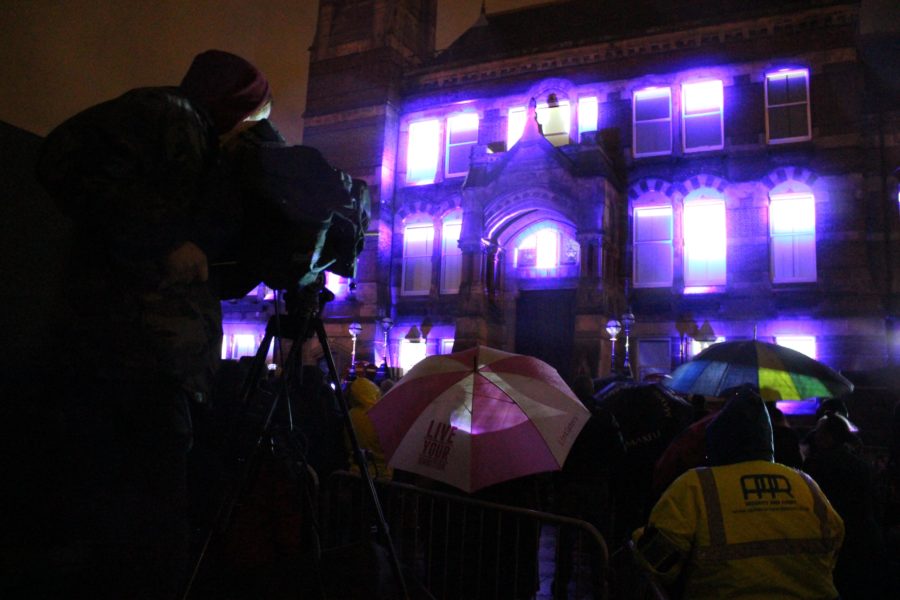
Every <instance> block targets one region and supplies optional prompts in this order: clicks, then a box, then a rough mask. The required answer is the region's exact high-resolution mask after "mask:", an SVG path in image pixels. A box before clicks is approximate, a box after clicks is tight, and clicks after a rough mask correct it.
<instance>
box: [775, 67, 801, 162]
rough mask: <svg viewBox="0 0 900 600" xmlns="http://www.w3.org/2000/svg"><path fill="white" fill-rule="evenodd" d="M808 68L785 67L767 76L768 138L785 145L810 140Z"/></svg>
mask: <svg viewBox="0 0 900 600" xmlns="http://www.w3.org/2000/svg"><path fill="white" fill-rule="evenodd" d="M810 137H811V136H810V116H809V71H807V70H806V69H793V70H791V69H782V70H780V71H776V72H774V73H768V74H767V75H766V140H767V141H768V143H770V144H784V143H788V142H799V141H804V140H808V139H810Z"/></svg>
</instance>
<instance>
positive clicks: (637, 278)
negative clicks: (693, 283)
mask: <svg viewBox="0 0 900 600" xmlns="http://www.w3.org/2000/svg"><path fill="white" fill-rule="evenodd" d="M672 257H673V252H672V207H671V206H646V207H641V208H635V209H634V285H635V287H666V286H671V285H672Z"/></svg>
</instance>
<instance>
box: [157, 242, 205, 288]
mask: <svg viewBox="0 0 900 600" xmlns="http://www.w3.org/2000/svg"><path fill="white" fill-rule="evenodd" d="M208 279H209V265H208V264H207V262H206V253H205V252H203V250H201V249H200V247H199V246H197V244H195V243H194V242H184V243H183V244H181V245H180V246H178V247H177V248H175V249H174V250H172V251H171V252H170V253H169V255H168V256H166V260H165V278H164V279H163V282H162V285H163V287H165V286H168V285H172V284H175V283H193V282H194V281H207V280H208Z"/></svg>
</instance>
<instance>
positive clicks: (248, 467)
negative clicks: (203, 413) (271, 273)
mask: <svg viewBox="0 0 900 600" xmlns="http://www.w3.org/2000/svg"><path fill="white" fill-rule="evenodd" d="M333 298H334V295H333V294H332V293H331V292H330V291H329V290H328V289H327V288H325V287H323V284H322V278H321V277H320V278H319V280H318V281H317V282H316V283H315V284H312V285H309V286H306V287H303V288H299V289H297V290H295V291H292V292H288V293H287V296H286V302H285V304H286V306H287V314H280V313H279V312H278V310H277V302H276V313H275V314H274V315H273V316H272V317H270V318H269V321H268V324H267V325H266V332H265V335H264V336H263V339H262V341H261V342H260V344H259V348H258V349H257V351H256V354H255V355H254V357H253V360H252V363H251V366H250V370H249V372H248V373H247V376H246V377H245V378H244V381H243V383H242V385H241V388H240V395H239V399H240V406H241V412H242V417H241V418H239V419H238V423H239V422H240V421H242V420H243V415H246V413H247V411H248V407H249V405H250V401H251V399H252V397H253V394H254V392H255V391H256V390H257V388H258V386H259V384H260V382H261V381H262V379H263V376H264V374H265V373H266V372H267V366H266V357H267V355H268V353H269V349H270V348H271V346H272V342H273V341H274V340H275V339H276V338H278V339H289V340H291V341H292V342H293V343H292V344H291V348H290V351H289V353H288V357H287V359H286V360H284V361H283V370H282V385H279V386H278V389H277V392H276V393H275V394H274V395H273V397H272V399H271V401H270V403H269V405H268V407H267V408H266V410H265V417H264V419H263V422H262V425H261V426H260V428H259V433H258V435H257V436H256V441H255V443H254V444H253V447H252V449H251V450H250V453H249V456H247V457H246V458H245V459H244V460H242V464H241V469H240V471H239V474H238V476H237V477H236V478H234V479H235V480H234V481H233V482H232V483H230V484H229V485H228V486H227V487H226V489H225V491H224V493H223V495H222V496H223V497H222V500H221V503H220V504H219V507H218V510H217V512H216V514H215V517H214V519H213V522H212V524H211V525H210V527H209V530H208V532H207V535H206V537H205V538H204V541H203V544H202V547H201V550H200V552H199V555H198V557H197V559H196V562H195V563H194V566H193V569H192V571H191V573H190V577H189V580H188V582H187V584H186V585H185V588H184V593H183V594H182V600H188V599H189V598H190V597H191V593H192V590H193V587H194V584H195V582H196V580H197V576H198V575H199V573H200V572H201V569H202V567H203V564H204V562H205V560H206V558H207V556H208V552H209V550H210V548H211V546H212V544H213V543H214V542H215V540H216V539H217V538H220V537H222V536H223V535H224V534H225V533H226V532H227V530H228V527H229V526H230V523H231V520H232V515H233V512H234V509H235V507H236V506H237V504H238V502H239V501H240V499H241V497H242V496H243V495H244V494H245V493H246V492H247V490H248V488H249V487H250V486H251V484H252V479H253V472H254V470H255V468H256V466H257V465H258V462H259V460H260V458H261V455H262V450H263V449H264V448H265V446H266V444H267V443H270V444H274V443H275V442H274V424H275V421H276V418H275V417H276V413H277V412H278V410H279V407H280V406H282V403H284V406H285V407H286V409H287V412H288V415H289V421H290V423H289V426H290V427H291V428H293V420H292V417H291V416H290V413H291V407H290V399H289V397H288V390H289V389H290V387H291V380H292V378H293V377H295V375H296V374H295V371H296V370H297V369H298V368H299V366H300V362H301V361H300V354H301V351H302V347H303V346H304V344H305V343H306V341H307V340H309V339H311V338H312V336H313V335H315V336H316V337H317V338H318V341H319V345H320V346H321V348H322V351H323V354H324V359H325V361H326V362H327V365H328V373H329V377H330V381H331V383H333V384H334V385H333V387H334V393H335V395H336V399H337V401H338V408H339V410H340V413H341V420H342V421H343V425H344V430H345V431H346V433H347V437H348V438H349V440H350V443H351V447H352V450H353V458H354V462H355V463H356V465H357V466H358V467H359V472H360V474H361V477H362V485H363V486H364V488H365V489H364V491H365V493H366V495H367V496H368V498H369V500H370V501H371V503H372V506H373V508H374V514H375V519H376V523H375V535H376V536H377V539H378V541H379V542H380V543H381V544H382V545H383V546H384V547H385V548H386V550H387V552H388V557H389V561H390V565H391V570H392V572H393V575H394V578H395V580H396V583H397V588H398V590H399V591H400V593H401V594H402V597H403V598H408V597H409V595H408V592H407V588H406V582H405V580H404V577H403V572H402V569H401V566H400V562H399V560H398V558H397V554H396V550H395V548H394V545H393V542H392V540H391V536H390V531H389V528H388V525H387V520H386V519H385V516H384V511H383V510H382V507H381V502H380V500H379V498H378V494H377V492H376V490H375V484H374V482H373V481H372V477H371V474H370V473H369V469H368V467H367V464H366V458H365V454H364V451H363V449H362V448H361V447H360V445H359V439H358V438H357V436H356V432H355V431H354V429H353V425H352V422H351V420H350V412H349V406H348V404H347V400H346V398H345V397H344V395H343V391H342V389H341V382H340V377H339V375H338V372H337V368H336V366H335V362H334V357H333V355H332V353H331V348H330V346H329V344H328V336H327V335H326V332H325V325H324V323H323V322H322V319H321V311H322V309H323V308H324V306H325V304H326V303H327V302H329V301H330V300H332V299H333ZM236 437H237V424H236V425H235V428H234V429H233V430H232V433H231V435H230V436H229V439H230V440H232V441H234V440H235V438H236ZM304 466H305V460H304Z"/></svg>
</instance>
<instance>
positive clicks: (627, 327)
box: [622, 310, 634, 375]
mask: <svg viewBox="0 0 900 600" xmlns="http://www.w3.org/2000/svg"><path fill="white" fill-rule="evenodd" d="M633 326H634V313H633V312H631V310H629V311H628V312H626V313H625V314H624V315H622V327H623V329H624V333H625V362H624V365H623V366H624V367H625V371H627V372H628V374H629V375H630V374H631V362H630V360H629V359H630V356H629V352H628V350H629V349H628V336H629V334H630V333H631V328H632V327H633Z"/></svg>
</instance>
